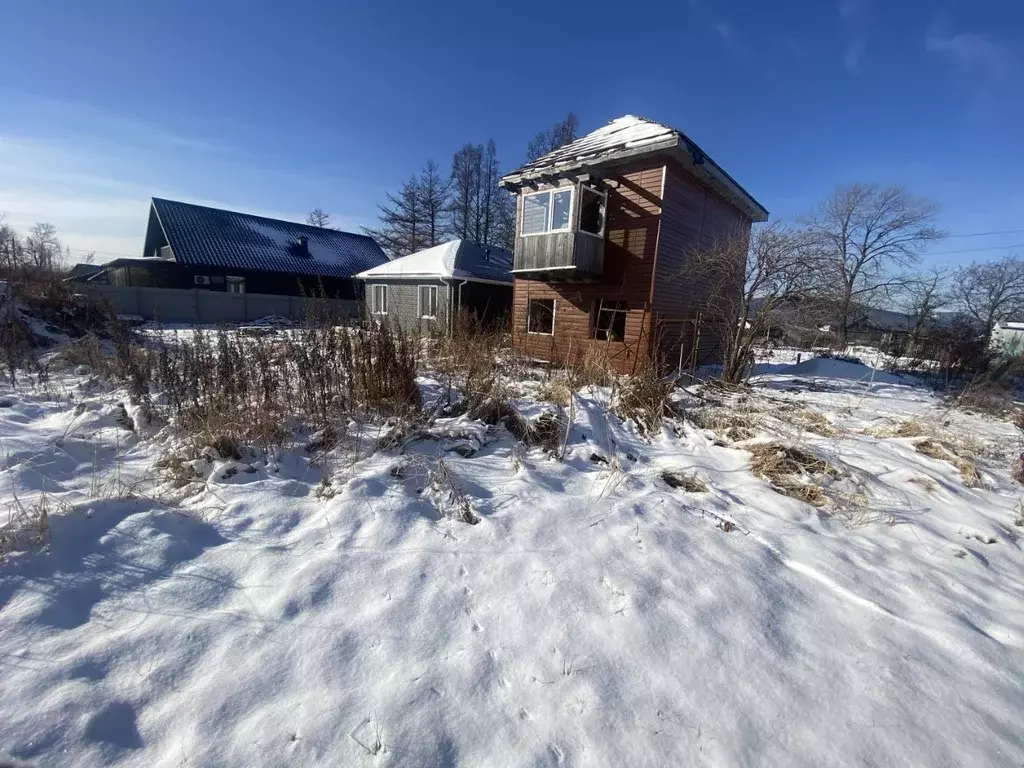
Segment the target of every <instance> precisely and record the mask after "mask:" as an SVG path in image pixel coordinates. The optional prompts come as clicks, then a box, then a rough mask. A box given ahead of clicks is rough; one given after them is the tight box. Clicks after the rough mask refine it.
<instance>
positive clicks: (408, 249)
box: [363, 176, 428, 259]
mask: <svg viewBox="0 0 1024 768" xmlns="http://www.w3.org/2000/svg"><path fill="white" fill-rule="evenodd" d="M387 198H388V202H387V204H385V205H381V206H378V207H379V208H380V227H378V228H377V229H373V228H370V227H366V228H364V229H363V231H364V232H366V234H368V235H369V236H370V237H372V238H373V239H374V240H376V241H377V243H378V244H379V245H380V247H381V248H383V249H384V250H385V251H387V253H388V255H389V256H390V257H391V258H392V259H397V258H400V257H402V256H408V255H409V254H410V253H415V252H416V251H420V250H423V249H424V248H426V247H428V227H427V222H426V218H425V216H424V212H423V205H422V202H423V198H422V193H421V189H420V182H419V179H418V178H417V177H415V176H414V177H412V178H411V179H409V181H407V182H405V184H403V185H402V189H401V190H400V191H399V193H398V194H397V195H393V194H391V193H390V192H388V194H387Z"/></svg>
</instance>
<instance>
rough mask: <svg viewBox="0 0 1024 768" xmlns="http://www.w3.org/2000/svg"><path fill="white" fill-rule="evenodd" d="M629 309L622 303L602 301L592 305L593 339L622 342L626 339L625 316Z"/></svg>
mask: <svg viewBox="0 0 1024 768" xmlns="http://www.w3.org/2000/svg"><path fill="white" fill-rule="evenodd" d="M628 313H629V308H628V307H627V306H626V302H624V301H608V300H607V299H602V300H601V301H598V302H597V303H595V304H594V314H593V325H594V338H595V339H600V340H602V341H622V340H624V339H625V338H626V315H627V314H628Z"/></svg>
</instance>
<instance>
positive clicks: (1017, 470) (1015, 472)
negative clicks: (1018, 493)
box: [1010, 453, 1024, 484]
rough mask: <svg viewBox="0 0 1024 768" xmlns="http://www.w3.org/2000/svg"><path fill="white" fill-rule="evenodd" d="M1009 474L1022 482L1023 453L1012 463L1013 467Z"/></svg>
mask: <svg viewBox="0 0 1024 768" xmlns="http://www.w3.org/2000/svg"><path fill="white" fill-rule="evenodd" d="M1010 475H1011V476H1012V477H1013V479H1014V480H1016V481H1017V482H1018V483H1021V484H1024V453H1022V454H1021V455H1020V457H1019V458H1018V459H1017V460H1016V461H1015V462H1014V463H1013V469H1012V470H1011V471H1010Z"/></svg>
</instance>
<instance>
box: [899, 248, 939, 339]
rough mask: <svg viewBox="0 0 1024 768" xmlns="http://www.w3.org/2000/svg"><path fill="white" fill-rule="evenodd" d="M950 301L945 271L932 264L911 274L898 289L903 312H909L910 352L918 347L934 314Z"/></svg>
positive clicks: (932, 322)
mask: <svg viewBox="0 0 1024 768" xmlns="http://www.w3.org/2000/svg"><path fill="white" fill-rule="evenodd" d="M949 301H950V293H949V270H946V269H943V268H941V267H932V268H931V269H929V270H926V271H924V272H922V273H920V274H917V275H914V276H912V277H911V278H910V279H909V280H908V282H907V283H906V285H904V286H903V290H902V292H901V302H900V303H902V305H903V309H904V311H905V312H906V313H907V314H908V315H910V348H909V349H908V353H909V354H911V355H913V354H916V351H917V350H919V349H920V347H921V345H922V344H923V342H924V339H925V336H926V335H927V333H928V329H929V328H930V327H931V326H932V325H933V324H934V322H935V313H936V311H937V310H939V309H940V308H942V307H944V306H947V305H948V304H949Z"/></svg>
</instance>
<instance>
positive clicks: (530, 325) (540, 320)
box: [526, 299, 555, 336]
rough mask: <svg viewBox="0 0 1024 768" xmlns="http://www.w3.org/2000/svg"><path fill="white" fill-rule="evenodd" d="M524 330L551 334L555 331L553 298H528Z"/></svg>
mask: <svg viewBox="0 0 1024 768" xmlns="http://www.w3.org/2000/svg"><path fill="white" fill-rule="evenodd" d="M526 332H527V333H541V334H544V335H546V336H551V335H552V334H554V332H555V300H554V299H530V303H529V305H527V308H526Z"/></svg>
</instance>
